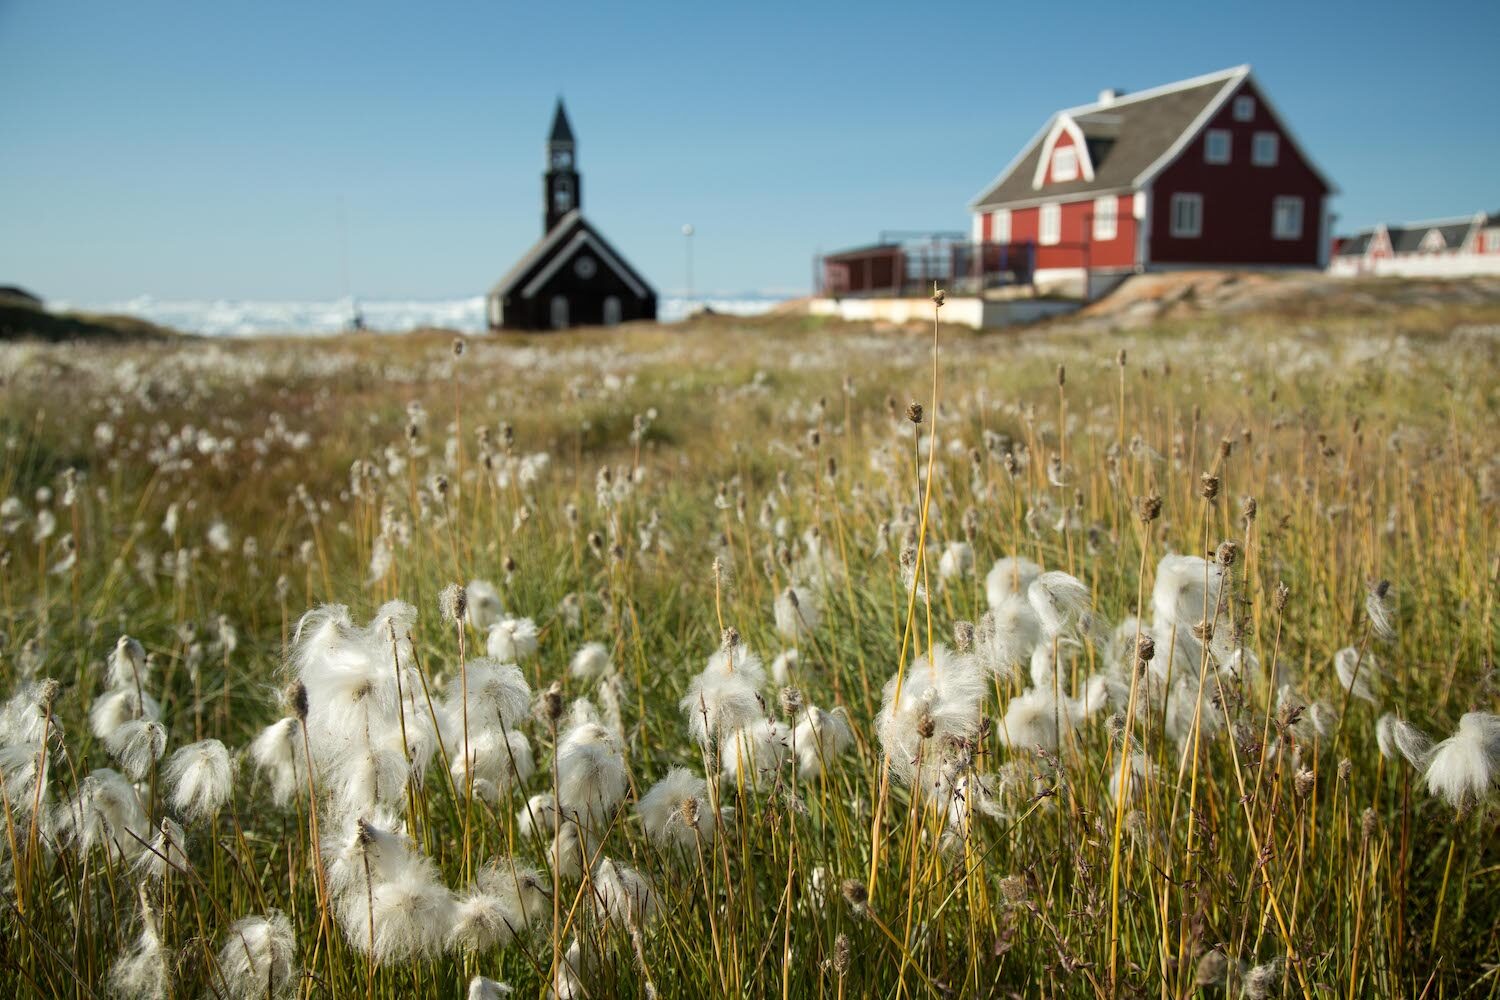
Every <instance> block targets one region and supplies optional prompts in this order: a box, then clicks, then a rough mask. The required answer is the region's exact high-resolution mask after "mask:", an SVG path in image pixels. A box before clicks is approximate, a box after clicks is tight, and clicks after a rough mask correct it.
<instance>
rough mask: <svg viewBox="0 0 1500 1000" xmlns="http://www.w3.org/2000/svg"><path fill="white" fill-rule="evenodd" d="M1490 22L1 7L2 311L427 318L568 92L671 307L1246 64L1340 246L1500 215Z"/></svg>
mask: <svg viewBox="0 0 1500 1000" xmlns="http://www.w3.org/2000/svg"><path fill="white" fill-rule="evenodd" d="M1497 33H1500V4H1497V3H1494V2H1493V0H1490V2H1485V3H1471V4H1448V3H1423V4H1410V3H1401V4H1396V3H1372V2H1363V3H1357V4H1355V3H1343V2H1338V3H1333V2H1319V3H1316V4H1307V3H1259V4H1255V5H1253V6H1252V5H1245V4H1203V3H1172V4H1153V5H1150V6H1145V5H1122V4H1118V3H1116V4H1109V5H1105V4H1098V5H1095V4H1091V3H1079V2H1075V3H1070V4H1066V5H1062V4H1026V5H1021V4H1001V3H974V4H959V3H924V4H916V3H905V4H888V3H882V2H874V0H870V2H863V3H859V4H852V3H850V4H820V3H815V2H810V0H805V2H802V3H787V4H782V3H775V2H761V3H755V4H745V5H729V4H718V3H691V4H689V3H683V4H661V5H656V4H650V3H646V2H637V3H629V4H626V3H618V2H616V3H609V4H599V5H590V4H585V3H577V4H562V3H535V2H531V3H524V4H522V3H493V2H492V3H471V4H446V3H423V4H416V3H402V4H381V3H365V4H358V5H354V4H336V3H333V2H318V3H307V2H305V0H304V2H298V3H281V2H259V3H237V2H226V3H217V2H214V3H204V2H193V3H175V4H165V3H154V2H150V0H132V2H129V3H120V2H118V0H110V2H89V0H67V2H63V3H55V2H49V0H0V284H5V283H12V282H15V283H20V284H23V285H26V286H28V287H30V288H33V289H34V290H35V291H37V292H39V293H41V294H43V295H45V296H48V297H53V298H63V299H68V300H71V301H75V302H103V301H109V300H112V299H119V298H126V297H130V296H134V295H138V294H151V295H155V296H157V297H160V298H174V297H175V298H205V297H206V298H217V297H224V298H252V299H271V298H285V299H297V298H333V297H337V296H338V295H340V294H342V292H343V287H344V279H343V277H342V268H341V264H340V261H341V253H340V237H339V232H340V227H339V221H338V220H339V217H340V206H342V212H343V215H344V217H345V218H346V220H347V222H346V227H345V228H346V232H347V245H348V254H347V259H348V273H349V282H350V285H351V286H352V290H353V291H354V293H355V294H357V295H359V296H362V297H365V298H404V297H418V298H440V297H449V296H460V295H468V294H476V293H478V292H480V291H482V290H483V289H484V288H486V287H488V285H489V284H490V283H492V282H493V281H494V279H495V278H497V277H498V276H499V275H500V274H501V273H503V272H504V271H505V270H506V268H507V267H509V265H510V264H511V262H512V261H513V260H514V259H515V258H516V257H517V256H519V255H520V253H521V252H522V251H523V250H524V249H525V248H526V247H527V246H528V245H529V244H530V243H531V242H532V241H534V240H535V239H536V238H537V237H538V236H539V235H540V227H541V221H540V211H541V196H540V173H541V170H542V143H543V140H544V138H545V135H546V131H547V127H548V124H549V122H550V117H551V113H552V104H553V101H554V100H555V98H556V97H557V95H558V94H560V93H561V94H563V95H564V96H565V97H566V100H567V104H568V109H569V112H570V115H571V117H572V121H573V126H574V129H575V131H576V132H577V134H578V140H579V162H580V166H581V167H582V170H583V174H584V181H583V183H584V188H583V194H584V210H585V212H586V213H587V214H588V215H589V216H590V217H591V218H593V219H594V221H595V222H596V223H597V224H598V225H599V226H600V227H601V228H602V229H603V230H604V232H605V233H606V234H607V235H609V237H610V238H611V239H612V240H613V242H615V243H616V244H617V245H618V246H619V247H620V248H621V250H622V251H623V252H624V253H625V254H626V255H627V256H628V257H630V258H631V260H632V261H634V262H635V263H636V264H637V265H638V266H639V267H640V269H641V270H642V271H644V272H645V274H646V275H647V277H648V278H650V279H651V280H652V281H653V282H654V283H655V284H656V286H657V287H658V289H659V290H661V291H663V292H665V293H668V294H671V293H674V292H677V291H679V290H680V289H681V288H682V286H683V284H684V276H683V271H684V261H683V257H684V253H683V237H682V235H681V227H682V224H683V223H685V222H692V223H693V224H694V226H695V227H696V229H697V233H698V235H697V236H695V237H694V241H695V258H696V286H697V288H698V290H699V291H700V292H702V291H707V290H714V291H720V292H741V291H750V290H767V291H785V292H793V291H799V290H804V289H806V287H807V286H808V284H809V281H810V273H811V264H810V258H811V256H812V255H813V254H814V253H815V252H816V251H818V250H819V249H825V250H827V249H834V248H837V247H839V246H843V245H848V244H853V243H859V242H864V241H868V240H870V239H872V238H873V237H874V236H875V235H876V234H877V232H878V231H879V230H881V229H887V228H888V229H898V228H906V229H917V228H921V229H928V228H945V229H964V228H966V227H967V220H966V215H965V205H966V203H967V202H968V200H969V199H970V198H971V197H972V196H973V195H975V194H976V193H977V192H978V191H979V189H980V188H981V187H982V186H983V185H984V184H985V183H986V182H987V181H989V180H990V179H991V178H992V177H993V176H994V175H995V173H996V172H997V171H999V170H1000V168H1001V167H1003V166H1004V165H1005V164H1006V162H1008V161H1009V159H1010V158H1011V157H1012V156H1013V155H1014V154H1015V152H1016V151H1017V149H1018V148H1019V146H1020V145H1021V144H1022V143H1024V142H1025V141H1026V139H1027V138H1028V137H1030V135H1031V134H1032V133H1033V132H1034V131H1036V129H1037V128H1038V127H1039V126H1040V125H1041V123H1042V121H1043V120H1044V119H1045V118H1046V116H1047V115H1048V114H1049V113H1050V112H1052V111H1053V110H1055V109H1056V108H1058V107H1063V106H1067V105H1072V104H1077V103H1082V102H1085V101H1088V100H1091V99H1093V97H1094V95H1095V94H1096V93H1097V92H1098V91H1099V90H1100V89H1101V88H1103V87H1108V86H1117V87H1123V88H1125V89H1130V90H1134V89H1141V88H1144V87H1148V86H1153V85H1156V84H1160V83H1165V82H1169V81H1172V80H1175V79H1181V78H1184V77H1188V76H1193V75H1196V74H1199V73H1203V72H1208V71H1212V70H1216V69H1221V68H1224V67H1227V66H1232V65H1235V64H1238V63H1243V62H1248V63H1251V64H1252V65H1253V66H1254V68H1255V72H1256V75H1257V77H1258V78H1259V79H1260V80H1261V82H1262V84H1263V85H1264V86H1265V87H1266V88H1267V91H1268V93H1269V94H1270V95H1271V97H1272V98H1273V100H1274V101H1275V102H1276V104H1277V106H1278V108H1279V109H1280V110H1281V112H1282V113H1283V115H1284V116H1285V117H1286V118H1287V119H1288V120H1289V122H1290V124H1291V126H1292V128H1293V129H1294V131H1296V132H1297V134H1298V135H1299V136H1300V137H1301V138H1302V139H1303V140H1304V142H1305V143H1306V144H1307V146H1308V147H1309V149H1310V152H1311V153H1312V155H1313V157H1314V159H1315V160H1317V161H1318V162H1319V164H1320V165H1321V166H1322V167H1323V168H1324V169H1325V170H1326V172H1327V173H1328V174H1329V175H1331V176H1332V178H1333V179H1334V181H1335V182H1336V183H1337V184H1338V185H1339V186H1340V188H1341V190H1342V194H1341V196H1340V197H1339V199H1338V201H1337V202H1336V205H1335V210H1336V211H1337V212H1338V214H1339V216H1340V222H1339V228H1340V229H1341V230H1347V229H1350V228H1354V227H1357V226H1361V225H1365V224H1368V223H1371V222H1374V221H1378V220H1380V219H1384V218H1418V217H1424V216H1434V215H1452V214H1460V213H1469V212H1472V211H1475V210H1478V209H1491V210H1493V209H1500V184H1497V183H1496V178H1497V177H1500V169H1497V164H1500V129H1497V128H1496V126H1497V124H1500V111H1497V110H1496V106H1495V104H1494V93H1495V90H1494V81H1495V71H1494V65H1495V63H1494V40H1495V38H1496V36H1497Z"/></svg>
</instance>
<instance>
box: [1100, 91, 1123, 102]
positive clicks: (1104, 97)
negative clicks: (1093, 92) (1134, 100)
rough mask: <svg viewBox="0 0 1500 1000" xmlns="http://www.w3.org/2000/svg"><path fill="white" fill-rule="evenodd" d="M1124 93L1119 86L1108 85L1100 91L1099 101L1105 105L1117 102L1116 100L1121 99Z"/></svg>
mask: <svg viewBox="0 0 1500 1000" xmlns="http://www.w3.org/2000/svg"><path fill="white" fill-rule="evenodd" d="M1124 93H1125V91H1123V90H1121V89H1120V88H1119V87H1106V88H1104V89H1103V90H1101V91H1099V103H1100V104H1104V105H1110V104H1113V103H1115V101H1117V100H1119V99H1120V97H1121V96H1122V95H1123V94H1124Z"/></svg>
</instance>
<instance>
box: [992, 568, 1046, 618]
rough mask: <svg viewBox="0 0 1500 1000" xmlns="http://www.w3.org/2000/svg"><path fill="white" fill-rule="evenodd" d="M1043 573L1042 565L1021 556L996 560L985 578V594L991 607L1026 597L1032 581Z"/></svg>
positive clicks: (997, 606)
mask: <svg viewBox="0 0 1500 1000" xmlns="http://www.w3.org/2000/svg"><path fill="white" fill-rule="evenodd" d="M1041 575H1042V567H1040V566H1038V565H1037V564H1036V563H1034V562H1032V561H1031V560H1030V559H1026V558H1023V557H1019V556H1005V557H1003V558H1000V559H996V560H995V565H994V566H992V567H991V568H990V571H989V573H988V574H987V575H986V576H985V578H984V590H985V596H986V598H987V599H988V600H989V602H990V607H991V608H999V607H1000V605H1002V604H1004V603H1005V602H1006V601H1007V600H1009V599H1011V598H1013V597H1019V598H1021V599H1022V600H1025V598H1026V592H1027V590H1028V589H1029V588H1030V587H1031V582H1032V581H1033V580H1035V579H1036V578H1037V577H1039V576H1041Z"/></svg>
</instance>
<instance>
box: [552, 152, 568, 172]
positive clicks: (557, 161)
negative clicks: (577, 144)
mask: <svg viewBox="0 0 1500 1000" xmlns="http://www.w3.org/2000/svg"><path fill="white" fill-rule="evenodd" d="M572 165H573V154H572V153H569V152H567V151H566V150H562V149H559V150H557V151H556V152H554V153H553V154H552V169H554V170H567V169H568V168H569V167H571V166H572Z"/></svg>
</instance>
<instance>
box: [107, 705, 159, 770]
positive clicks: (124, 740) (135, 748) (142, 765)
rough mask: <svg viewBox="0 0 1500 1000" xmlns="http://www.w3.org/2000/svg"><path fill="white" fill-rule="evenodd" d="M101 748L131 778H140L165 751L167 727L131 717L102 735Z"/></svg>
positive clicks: (148, 720)
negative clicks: (102, 742)
mask: <svg viewBox="0 0 1500 1000" xmlns="http://www.w3.org/2000/svg"><path fill="white" fill-rule="evenodd" d="M104 748H105V749H106V750H108V751H109V755H110V756H111V757H113V758H114V759H115V760H116V761H118V762H119V764H120V767H122V768H124V770H125V773H126V774H127V775H129V776H130V779H131V780H132V781H141V780H144V779H145V777H146V775H147V774H149V773H150V771H151V768H152V767H153V766H154V765H155V764H156V762H157V761H159V760H161V756H162V754H163V753H165V752H166V749H167V730H166V727H165V726H163V725H162V724H161V723H159V722H154V721H152V720H150V719H132V720H131V721H129V722H126V723H123V724H121V725H120V726H118V727H116V729H115V731H114V732H112V733H110V734H109V736H108V737H106V738H105V740H104Z"/></svg>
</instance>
